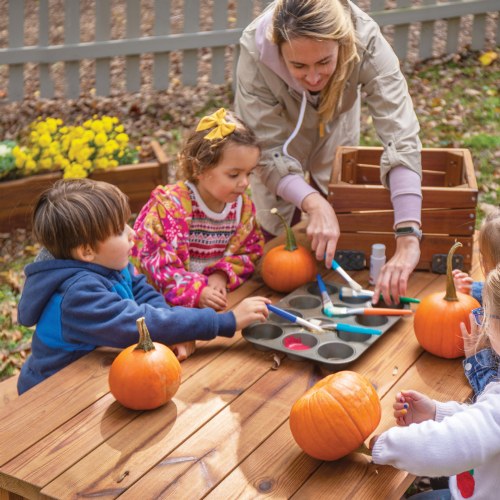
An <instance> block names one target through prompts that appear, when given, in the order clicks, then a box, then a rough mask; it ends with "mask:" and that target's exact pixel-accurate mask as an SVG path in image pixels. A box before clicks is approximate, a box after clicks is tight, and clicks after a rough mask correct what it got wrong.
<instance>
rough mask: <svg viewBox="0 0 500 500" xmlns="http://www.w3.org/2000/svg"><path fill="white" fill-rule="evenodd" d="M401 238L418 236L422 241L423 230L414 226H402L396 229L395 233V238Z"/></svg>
mask: <svg viewBox="0 0 500 500" xmlns="http://www.w3.org/2000/svg"><path fill="white" fill-rule="evenodd" d="M401 236H416V237H417V238H418V240H419V241H420V240H421V239H422V230H420V229H417V228H416V227H413V226H402V227H398V228H396V230H395V231H394V237H395V238H400V237H401Z"/></svg>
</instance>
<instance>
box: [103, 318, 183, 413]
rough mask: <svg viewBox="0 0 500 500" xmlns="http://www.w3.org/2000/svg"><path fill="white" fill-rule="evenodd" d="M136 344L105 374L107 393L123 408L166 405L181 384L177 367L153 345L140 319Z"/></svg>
mask: <svg viewBox="0 0 500 500" xmlns="http://www.w3.org/2000/svg"><path fill="white" fill-rule="evenodd" d="M137 328H138V330H139V343H138V344H136V345H132V346H130V347H127V348H126V349H124V350H123V351H122V352H121V353H120V354H118V356H117V357H116V358H115V360H114V361H113V363H112V365H111V368H110V370H109V379H108V380H109V388H110V390H111V393H112V394H113V396H114V397H115V398H116V400H117V401H119V402H120V403H121V404H122V405H123V406H125V407H126V408H130V409H131V410H152V409H154V408H158V407H159V406H162V405H164V404H165V403H167V402H168V401H170V400H171V399H172V398H173V396H174V394H175V393H176V392H177V389H179V385H180V383H181V365H180V363H179V361H178V360H177V358H176V357H175V354H174V353H173V352H172V351H171V350H170V349H169V348H168V347H167V346H166V345H163V344H160V343H158V342H153V341H152V340H151V337H150V335H149V332H148V329H147V327H146V323H145V321H144V318H139V319H138V320H137Z"/></svg>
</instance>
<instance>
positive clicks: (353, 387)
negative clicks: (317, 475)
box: [290, 371, 381, 460]
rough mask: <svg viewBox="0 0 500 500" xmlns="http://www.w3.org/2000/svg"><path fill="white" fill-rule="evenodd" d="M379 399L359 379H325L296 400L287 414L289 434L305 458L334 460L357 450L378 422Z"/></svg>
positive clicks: (351, 375)
mask: <svg viewBox="0 0 500 500" xmlns="http://www.w3.org/2000/svg"><path fill="white" fill-rule="evenodd" d="M380 416H381V408H380V399H379V397H378V395H377V393H376V391H375V389H374V388H373V386H372V384H371V383H370V382H369V381H368V380H367V379H366V378H365V377H363V376H362V375H359V374H358V373H355V372H351V371H341V372H337V373H334V374H332V375H328V376H327V377H325V378H324V379H322V380H320V381H319V382H318V383H317V384H316V385H314V386H313V387H311V389H309V390H308V391H307V392H306V393H305V394H304V395H303V396H302V397H301V398H299V399H298V400H297V401H296V402H295V404H294V405H293V407H292V411H291V412H290V430H291V431H292V435H293V437H294V439H295V441H296V443H297V444H298V445H299V446H300V447H301V448H302V450H304V451H305V452H306V453H307V454H308V455H311V456H312V457H314V458H318V459H320V460H337V459H338V458H341V457H343V456H345V455H347V454H348V453H351V452H353V451H355V450H356V449H358V448H359V447H360V446H361V445H362V444H363V442H364V440H365V439H366V438H367V437H368V436H369V435H370V434H371V433H372V432H373V431H374V430H375V429H376V427H377V425H378V424H379V422H380Z"/></svg>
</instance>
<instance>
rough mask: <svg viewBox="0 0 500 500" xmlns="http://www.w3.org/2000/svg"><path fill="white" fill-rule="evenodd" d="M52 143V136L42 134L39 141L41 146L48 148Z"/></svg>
mask: <svg viewBox="0 0 500 500" xmlns="http://www.w3.org/2000/svg"><path fill="white" fill-rule="evenodd" d="M51 142H52V137H50V134H42V135H41V136H40V138H39V139H38V144H40V147H42V148H46V147H47V146H48V145H49V144H50V143H51Z"/></svg>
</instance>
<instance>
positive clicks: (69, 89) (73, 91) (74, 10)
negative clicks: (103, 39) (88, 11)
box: [64, 0, 80, 99]
mask: <svg viewBox="0 0 500 500" xmlns="http://www.w3.org/2000/svg"><path fill="white" fill-rule="evenodd" d="M64 42H65V44H66V45H70V46H71V45H77V44H79V43H80V2H79V0H66V2H65V10H64ZM64 76H65V79H66V96H67V97H69V98H70V99H78V97H80V61H79V60H69V61H67V62H65V64H64Z"/></svg>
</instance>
